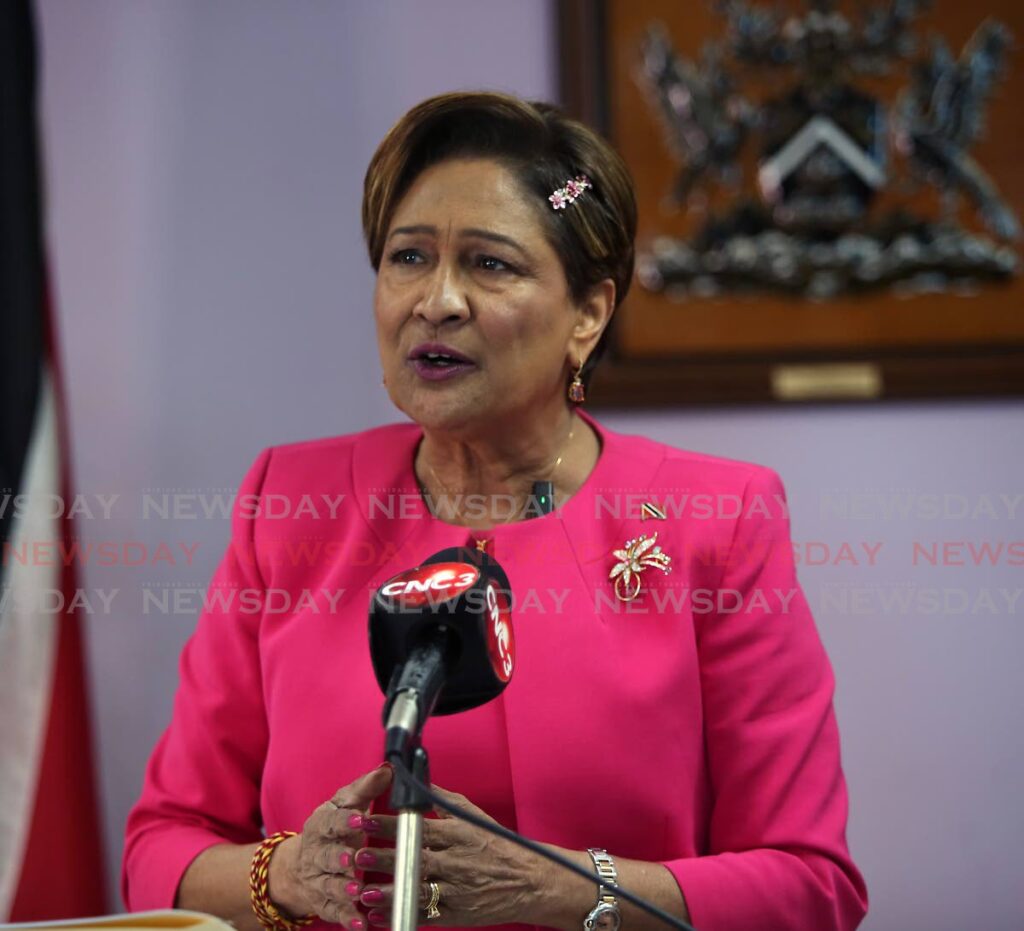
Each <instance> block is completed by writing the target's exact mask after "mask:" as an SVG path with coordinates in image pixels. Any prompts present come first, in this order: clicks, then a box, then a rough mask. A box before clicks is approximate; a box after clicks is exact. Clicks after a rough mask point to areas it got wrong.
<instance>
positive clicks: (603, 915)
mask: <svg viewBox="0 0 1024 931" xmlns="http://www.w3.org/2000/svg"><path fill="white" fill-rule="evenodd" d="M621 921H622V916H621V915H619V910H618V908H616V907H615V906H614V905H609V904H608V903H607V902H602V903H601V904H600V905H598V906H597V908H595V909H594V910H593V911H592V912H591V913H590V914H589V915H588V916H587V927H588V928H589V929H590V931H619V924H620V922H621Z"/></svg>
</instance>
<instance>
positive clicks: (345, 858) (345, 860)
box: [338, 852, 352, 870]
mask: <svg viewBox="0 0 1024 931" xmlns="http://www.w3.org/2000/svg"><path fill="white" fill-rule="evenodd" d="M338 862H339V863H340V864H341V865H342V867H343V868H344V869H346V870H347V869H348V868H349V867H350V866H351V865H352V854H350V853H347V852H346V853H343V854H342V855H341V856H340V857H338Z"/></svg>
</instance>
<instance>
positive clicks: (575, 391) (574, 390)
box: [569, 362, 587, 404]
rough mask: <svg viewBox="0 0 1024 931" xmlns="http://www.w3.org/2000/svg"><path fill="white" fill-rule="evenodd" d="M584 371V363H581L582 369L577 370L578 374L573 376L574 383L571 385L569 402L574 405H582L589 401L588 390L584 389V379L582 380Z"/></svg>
mask: <svg viewBox="0 0 1024 931" xmlns="http://www.w3.org/2000/svg"><path fill="white" fill-rule="evenodd" d="M582 371H583V363H582V362H581V363H580V367H579V368H578V369H576V374H575V375H573V377H572V381H571V382H570V383H569V400H570V401H572V403H573V404H582V403H583V402H584V401H585V400H586V399H587V392H586V389H585V388H584V387H583V379H581V378H580V373H581V372H582Z"/></svg>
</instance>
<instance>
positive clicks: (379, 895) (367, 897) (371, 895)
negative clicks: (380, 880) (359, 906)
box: [359, 889, 384, 905]
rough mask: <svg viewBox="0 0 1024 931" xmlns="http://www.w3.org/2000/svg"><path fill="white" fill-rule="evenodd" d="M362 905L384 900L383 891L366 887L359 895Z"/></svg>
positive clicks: (378, 902) (375, 903)
mask: <svg viewBox="0 0 1024 931" xmlns="http://www.w3.org/2000/svg"><path fill="white" fill-rule="evenodd" d="M359 901H360V902H362V903H363V905H380V903H381V902H383V901H384V893H383V892H381V891H380V889H367V890H366V891H365V892H363V894H362V895H361V896H360V897H359Z"/></svg>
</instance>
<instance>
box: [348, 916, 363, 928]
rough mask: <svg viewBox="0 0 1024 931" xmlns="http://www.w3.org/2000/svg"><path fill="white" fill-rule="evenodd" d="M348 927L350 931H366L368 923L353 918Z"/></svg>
mask: <svg viewBox="0 0 1024 931" xmlns="http://www.w3.org/2000/svg"><path fill="white" fill-rule="evenodd" d="M348 927H349V931H364V929H365V928H366V923H365V922H364V921H363V919H362V918H353V919H352V921H351V923H350V924H349V926H348Z"/></svg>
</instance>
